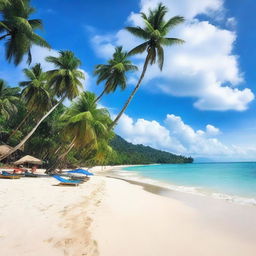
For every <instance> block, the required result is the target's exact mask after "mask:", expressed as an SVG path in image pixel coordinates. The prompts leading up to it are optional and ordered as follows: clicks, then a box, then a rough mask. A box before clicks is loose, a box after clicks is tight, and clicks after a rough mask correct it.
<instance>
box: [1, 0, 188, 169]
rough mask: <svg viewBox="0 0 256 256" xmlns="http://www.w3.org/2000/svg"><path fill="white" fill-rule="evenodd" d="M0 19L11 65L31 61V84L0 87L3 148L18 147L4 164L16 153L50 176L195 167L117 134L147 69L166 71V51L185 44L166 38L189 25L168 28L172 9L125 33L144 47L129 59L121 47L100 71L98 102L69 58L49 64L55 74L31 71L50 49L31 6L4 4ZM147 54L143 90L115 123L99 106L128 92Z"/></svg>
mask: <svg viewBox="0 0 256 256" xmlns="http://www.w3.org/2000/svg"><path fill="white" fill-rule="evenodd" d="M0 13H1V20H0V43H1V42H3V43H4V48H5V52H6V55H5V59H6V60H7V61H8V62H14V64H15V65H19V64H21V63H22V65H23V66H24V65H25V64H24V62H23V59H24V57H25V56H26V57H27V65H28V67H25V68H24V69H23V72H24V76H25V79H24V81H21V82H20V83H19V85H18V86H16V87H15V86H11V87H10V86H8V85H7V82H5V81H3V80H0V113H1V116H0V144H8V145H10V146H13V149H12V150H10V151H9V152H8V154H5V155H2V156H0V161H8V157H10V156H11V155H13V153H14V152H16V151H17V150H18V151H17V152H24V153H26V154H31V155H34V156H36V157H39V158H41V159H43V160H44V165H45V167H47V171H48V172H54V171H55V170H56V169H57V168H59V169H61V168H63V167H67V166H68V167H71V166H79V165H87V166H88V165H95V164H127V163H129V164H131V163H136V164H138V163H141V164H142V163H153V162H157V163H186V162H191V161H192V159H191V158H185V157H182V156H176V155H173V154H170V153H167V152H162V151H157V150H154V149H152V148H149V147H144V146H142V145H138V146H134V145H131V144H129V143H127V142H125V141H124V140H122V139H121V138H120V137H118V136H115V134H114V131H113V128H114V126H115V125H116V124H117V122H118V121H119V119H120V117H121V116H122V114H123V113H124V112H125V110H126V109H127V107H128V105H129V104H130V102H131V100H132V98H133V97H134V95H135V93H136V92H137V90H138V89H139V87H140V85H141V82H142V80H143V78H144V76H145V74H146V71H147V68H148V66H149V65H153V64H155V63H156V61H157V62H158V65H159V68H160V70H162V68H163V65H164V47H165V46H171V45H174V44H181V43H183V42H184V41H183V40H181V39H178V38H171V37H168V35H169V32H170V30H171V29H172V28H174V27H175V26H176V25H178V24H180V23H182V22H183V21H184V18H183V17H180V16H176V17H173V18H171V19H169V20H165V15H166V13H167V8H166V7H165V6H163V5H162V4H159V5H158V6H157V8H156V9H154V10H149V14H144V13H142V14H141V17H142V19H143V21H144V27H143V28H142V27H127V28H126V29H127V30H128V31H129V32H131V33H132V34H133V35H135V36H137V37H139V38H141V39H143V40H144V42H142V44H140V45H138V46H137V47H135V48H134V49H132V50H130V51H129V52H126V51H124V50H123V47H122V46H119V47H116V48H115V51H114V53H113V56H112V58H111V59H110V60H108V61H107V63H106V64H99V65H97V66H96V67H95V70H94V74H95V76H97V84H101V85H103V89H102V92H101V93H100V94H99V95H98V96H96V95H95V94H94V93H92V92H89V91H85V89H84V83H85V82H84V81H85V74H84V72H83V71H82V70H81V68H80V67H81V65H82V63H81V61H80V59H79V58H78V57H77V56H76V55H75V53H74V52H72V51H70V50H61V51H59V52H58V55H57V56H56V55H54V56H48V57H46V58H45V60H46V62H48V63H49V64H50V65H51V66H52V67H53V68H52V69H50V70H43V68H42V64H40V63H36V64H34V65H33V66H29V65H30V64H31V63H32V58H33V56H32V47H33V45H38V46H41V47H47V48H50V46H49V43H47V41H46V40H45V39H43V38H42V37H41V36H39V35H38V34H37V33H36V31H37V30H38V29H41V28H42V21H41V20H40V19H31V15H32V14H33V16H34V15H35V13H36V10H35V9H34V8H33V7H32V6H31V1H30V0H0ZM144 52H145V53H146V58H145V61H144V66H143V69H142V73H141V75H140V76H139V79H138V82H137V84H136V86H135V88H134V89H133V91H132V93H131V95H130V97H129V98H128V100H127V101H126V102H125V104H124V107H123V108H122V109H121V111H120V113H119V114H118V115H117V117H116V118H115V120H114V121H113V120H112V119H111V116H110V113H109V112H108V110H107V109H106V108H103V107H100V106H99V104H98V102H99V101H100V100H101V98H102V96H103V95H104V94H109V93H115V92H116V91H117V89H121V90H125V89H126V88H127V80H128V75H129V73H130V72H135V71H138V68H137V66H136V65H134V64H133V63H132V61H131V59H130V58H131V57H132V56H133V55H135V54H140V53H144ZM64 101H65V104H64ZM17 152H16V153H17ZM21 154H22V153H21Z"/></svg>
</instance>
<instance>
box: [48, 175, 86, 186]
mask: <svg viewBox="0 0 256 256" xmlns="http://www.w3.org/2000/svg"><path fill="white" fill-rule="evenodd" d="M52 177H53V178H55V179H56V180H58V181H60V184H59V185H69V186H78V185H79V184H81V183H82V181H81V180H67V179H64V178H62V177H61V176H59V175H53V176H52Z"/></svg>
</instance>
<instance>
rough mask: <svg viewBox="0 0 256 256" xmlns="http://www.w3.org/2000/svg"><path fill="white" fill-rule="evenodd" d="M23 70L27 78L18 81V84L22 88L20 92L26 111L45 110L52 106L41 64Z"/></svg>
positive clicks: (39, 111) (42, 111)
mask: <svg viewBox="0 0 256 256" xmlns="http://www.w3.org/2000/svg"><path fill="white" fill-rule="evenodd" d="M23 72H24V74H25V76H26V78H27V79H28V80H27V81H23V82H20V86H21V87H23V88H24V89H23V90H22V93H21V94H22V98H23V99H24V102H25V104H26V106H27V109H28V111H30V112H32V111H33V112H38V113H44V112H46V111H47V110H48V109H49V108H51V106H52V96H51V94H50V91H49V88H48V87H47V75H46V73H45V72H43V70H42V67H41V64H36V65H35V66H34V67H32V68H31V69H28V68H25V69H24V70H23Z"/></svg>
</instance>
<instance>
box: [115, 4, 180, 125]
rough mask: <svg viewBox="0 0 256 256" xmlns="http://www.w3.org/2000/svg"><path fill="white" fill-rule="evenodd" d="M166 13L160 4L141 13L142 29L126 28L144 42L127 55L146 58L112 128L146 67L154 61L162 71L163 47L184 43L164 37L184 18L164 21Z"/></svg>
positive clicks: (143, 74) (129, 100)
mask: <svg viewBox="0 0 256 256" xmlns="http://www.w3.org/2000/svg"><path fill="white" fill-rule="evenodd" d="M167 11H168V9H167V8H166V7H165V6H164V5H163V4H161V3H160V4H159V5H158V6H157V8H156V9H154V10H149V14H148V15H146V14H145V13H141V17H142V19H143V21H144V24H145V27H144V28H141V27H127V28H126V29H127V30H128V31H129V32H130V33H132V34H133V35H135V36H137V37H139V38H141V39H143V40H145V42H143V43H142V44H140V45H138V46H137V47H135V48H134V49H132V50H131V51H130V52H129V55H135V54H139V53H143V52H146V53H147V56H146V59H145V62H144V66H143V69H142V73H141V75H140V78H139V80H138V83H137V85H136V87H135V88H134V90H133V91H132V93H131V95H130V97H129V98H128V100H127V102H126V103H125V105H124V107H123V109H122V110H121V112H120V113H119V114H118V115H117V117H116V118H115V120H114V121H113V123H112V126H114V125H115V124H116V123H117V122H118V120H119V119H120V117H121V116H122V114H123V113H124V111H125V110H126V108H127V107H128V105H129V104H130V102H131V100H132V98H133V97H134V95H135V93H136V92H137V90H138V89H139V87H140V85H141V82H142V80H143V78H144V76H145V73H146V71H147V68H148V65H149V64H150V65H153V64H155V63H156V61H158V65H159V68H160V70H162V68H163V64H164V49H163V46H172V45H174V44H182V43H184V41H183V40H181V39H178V38H169V37H166V36H167V35H168V33H169V32H170V30H171V29H172V28H174V27H175V26H176V25H178V24H181V23H182V22H184V18H183V17H181V16H175V17H173V18H171V19H169V20H167V21H166V20H165V15H166V13H167Z"/></svg>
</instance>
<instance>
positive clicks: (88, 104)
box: [48, 92, 113, 172]
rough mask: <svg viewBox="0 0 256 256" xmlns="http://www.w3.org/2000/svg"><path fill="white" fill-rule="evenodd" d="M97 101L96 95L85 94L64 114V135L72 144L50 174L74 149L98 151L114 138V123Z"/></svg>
mask: <svg viewBox="0 0 256 256" xmlns="http://www.w3.org/2000/svg"><path fill="white" fill-rule="evenodd" d="M95 100H96V96H95V94H93V93H91V92H83V93H82V94H81V95H80V96H79V97H78V99H77V100H76V101H75V102H74V103H73V104H72V105H71V107H70V108H68V109H67V111H66V112H65V113H64V115H63V117H62V121H63V122H64V123H65V128H64V130H63V133H64V135H65V136H68V138H69V139H70V141H71V142H70V144H69V145H68V147H67V149H66V150H65V152H64V153H63V154H61V155H60V156H59V157H58V159H57V161H56V162H55V163H54V164H53V165H52V166H51V167H50V168H49V169H48V172H52V171H54V170H55V169H56V167H57V166H58V164H59V163H60V162H61V161H62V160H63V159H64V158H65V157H66V155H67V154H68V153H69V152H70V151H71V150H72V149H73V148H76V149H81V150H83V149H84V148H87V150H88V149H90V150H93V149H94V150H96V151H97V150H98V149H99V148H101V147H102V145H103V144H106V142H107V141H108V140H109V139H110V138H111V137H112V136H113V132H112V131H111V130H109V125H110V124H111V123H112V120H111V118H110V115H109V113H108V111H107V110H106V109H104V108H98V107H97V104H96V103H95Z"/></svg>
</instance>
